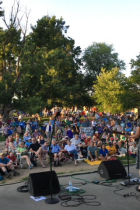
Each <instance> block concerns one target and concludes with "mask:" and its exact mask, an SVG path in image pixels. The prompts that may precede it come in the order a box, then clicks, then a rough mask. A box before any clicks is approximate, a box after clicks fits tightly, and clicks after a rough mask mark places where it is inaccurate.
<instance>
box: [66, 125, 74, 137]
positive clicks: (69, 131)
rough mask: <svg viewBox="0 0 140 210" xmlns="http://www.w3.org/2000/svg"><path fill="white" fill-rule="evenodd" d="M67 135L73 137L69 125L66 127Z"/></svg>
mask: <svg viewBox="0 0 140 210" xmlns="http://www.w3.org/2000/svg"><path fill="white" fill-rule="evenodd" d="M67 136H68V137H69V139H72V138H73V132H72V131H71V129H70V128H69V127H68V129H67Z"/></svg>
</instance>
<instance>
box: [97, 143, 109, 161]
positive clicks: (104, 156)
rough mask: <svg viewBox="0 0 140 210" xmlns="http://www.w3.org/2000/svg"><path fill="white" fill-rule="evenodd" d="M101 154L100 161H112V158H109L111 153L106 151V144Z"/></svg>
mask: <svg viewBox="0 0 140 210" xmlns="http://www.w3.org/2000/svg"><path fill="white" fill-rule="evenodd" d="M99 154H100V156H99V159H100V160H102V161H106V160H110V158H111V157H110V156H109V151H108V150H107V149H106V145H105V144H103V145H102V148H101V149H100V151H99Z"/></svg>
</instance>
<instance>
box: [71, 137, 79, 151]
mask: <svg viewBox="0 0 140 210" xmlns="http://www.w3.org/2000/svg"><path fill="white" fill-rule="evenodd" d="M70 141H71V144H73V145H75V147H76V149H79V144H80V143H81V140H80V139H79V135H78V134H76V135H75V137H74V138H72V139H71V140H70Z"/></svg>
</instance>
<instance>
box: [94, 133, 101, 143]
mask: <svg viewBox="0 0 140 210" xmlns="http://www.w3.org/2000/svg"><path fill="white" fill-rule="evenodd" d="M94 137H95V139H97V140H98V141H99V140H100V134H99V133H98V131H95V134H94Z"/></svg>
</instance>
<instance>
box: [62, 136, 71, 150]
mask: <svg viewBox="0 0 140 210" xmlns="http://www.w3.org/2000/svg"><path fill="white" fill-rule="evenodd" d="M67 140H69V138H68V136H65V137H64V138H63V139H62V140H61V141H60V147H61V148H62V149H64V148H65V146H66V145H67Z"/></svg>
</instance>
